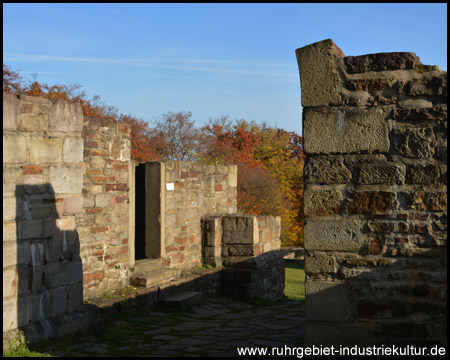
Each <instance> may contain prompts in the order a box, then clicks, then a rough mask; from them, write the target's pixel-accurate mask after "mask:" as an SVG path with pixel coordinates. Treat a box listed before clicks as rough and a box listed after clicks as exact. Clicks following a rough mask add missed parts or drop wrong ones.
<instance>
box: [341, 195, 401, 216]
mask: <svg viewBox="0 0 450 360" xmlns="http://www.w3.org/2000/svg"><path fill="white" fill-rule="evenodd" d="M392 200H393V194H392V193H390V192H385V191H379V192H376V191H362V192H358V193H355V195H354V197H353V198H352V199H350V200H348V202H347V207H346V210H347V213H349V214H364V213H377V212H385V211H388V210H390V209H391V206H392Z"/></svg>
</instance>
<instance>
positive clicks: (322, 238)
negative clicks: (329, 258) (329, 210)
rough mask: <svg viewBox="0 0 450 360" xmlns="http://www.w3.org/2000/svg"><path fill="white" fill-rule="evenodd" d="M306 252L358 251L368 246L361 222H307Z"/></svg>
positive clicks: (305, 230)
mask: <svg viewBox="0 0 450 360" xmlns="http://www.w3.org/2000/svg"><path fill="white" fill-rule="evenodd" d="M304 236H305V249H306V250H335V251H358V250H360V249H361V248H362V247H364V246H366V245H367V240H366V239H365V237H364V235H363V233H362V224H361V221H359V220H351V221H347V220H342V221H337V220H329V221H323V220H307V221H306V224H305V229H304Z"/></svg>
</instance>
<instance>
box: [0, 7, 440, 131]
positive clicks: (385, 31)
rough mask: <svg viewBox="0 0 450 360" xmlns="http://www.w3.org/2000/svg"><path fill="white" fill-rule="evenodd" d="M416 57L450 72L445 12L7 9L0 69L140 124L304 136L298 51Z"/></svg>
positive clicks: (381, 9) (426, 9)
mask: <svg viewBox="0 0 450 360" xmlns="http://www.w3.org/2000/svg"><path fill="white" fill-rule="evenodd" d="M328 38H331V39H333V41H334V42H335V43H336V44H337V46H339V47H340V48H341V49H342V50H343V52H344V53H345V54H346V55H363V54H368V53H377V52H393V51H410V52H415V53H416V54H417V55H418V56H419V57H420V59H421V61H422V62H423V63H424V64H427V65H438V66H439V67H440V68H441V69H443V70H447V4H416V3H411V4H404V3H402V4H294V3H287V4H268V3H261V4H255V3H253V4H167V3H166V4H119V3H112V4H103V3H102V4H70V3H69V4H20V3H17V4H3V62H4V63H6V64H7V65H10V66H11V67H12V68H13V69H14V70H19V71H20V73H21V74H22V75H23V76H24V77H26V78H28V79H32V75H31V74H33V73H37V74H38V80H39V81H41V82H45V83H48V84H51V85H53V84H75V83H78V84H81V85H82V89H83V90H85V92H86V93H87V95H88V97H89V98H91V97H92V96H94V95H95V94H97V95H100V96H101V100H103V101H104V102H106V103H107V104H109V105H113V106H115V107H116V108H118V109H119V112H120V113H124V114H131V115H133V116H136V117H139V118H142V119H144V120H147V121H148V120H152V119H155V118H157V117H158V116H160V115H161V114H164V113H167V112H169V111H171V112H178V111H191V112H192V118H193V119H194V120H196V124H197V125H198V126H201V125H203V124H204V123H205V122H207V121H208V119H209V118H217V117H220V116H223V115H228V116H229V118H230V119H232V120H234V119H241V118H243V119H246V120H248V121H251V120H255V121H256V122H258V123H261V122H267V123H268V124H269V125H272V126H277V127H278V128H282V129H286V130H289V131H296V132H297V133H299V134H301V131H302V129H301V105H300V80H299V74H298V67H297V61H296V57H295V49H297V48H299V47H303V46H305V45H308V44H311V43H314V42H317V41H320V40H324V39H328Z"/></svg>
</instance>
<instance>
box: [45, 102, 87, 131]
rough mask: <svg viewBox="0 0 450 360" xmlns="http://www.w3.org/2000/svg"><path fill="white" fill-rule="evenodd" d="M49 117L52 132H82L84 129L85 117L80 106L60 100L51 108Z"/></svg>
mask: <svg viewBox="0 0 450 360" xmlns="http://www.w3.org/2000/svg"><path fill="white" fill-rule="evenodd" d="M48 117H49V119H48V120H49V121H48V125H49V130H50V131H58V132H81V130H82V129H83V119H84V116H83V111H82V110H81V106H80V104H74V103H70V102H68V101H65V100H58V101H56V102H55V103H54V104H53V106H52V107H51V108H50V112H49V115H48Z"/></svg>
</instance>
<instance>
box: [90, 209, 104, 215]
mask: <svg viewBox="0 0 450 360" xmlns="http://www.w3.org/2000/svg"><path fill="white" fill-rule="evenodd" d="M101 212H102V208H92V209H87V213H88V214H100V213H101Z"/></svg>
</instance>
